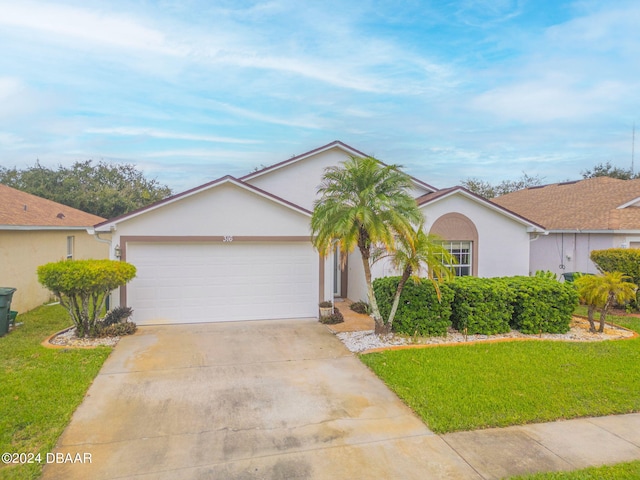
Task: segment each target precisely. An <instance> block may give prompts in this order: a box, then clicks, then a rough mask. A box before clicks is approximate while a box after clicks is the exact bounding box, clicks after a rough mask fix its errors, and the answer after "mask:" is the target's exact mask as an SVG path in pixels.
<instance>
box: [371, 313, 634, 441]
mask: <svg viewBox="0 0 640 480" xmlns="http://www.w3.org/2000/svg"><path fill="white" fill-rule="evenodd" d="M631 323H633V322H631ZM360 358H361V359H362V361H363V362H364V363H365V364H366V365H368V366H369V367H370V368H371V369H373V371H374V372H375V373H376V374H377V375H378V376H379V377H380V378H382V379H383V380H384V381H385V382H386V383H387V385H389V387H390V388H391V389H392V390H394V391H395V392H396V393H397V394H398V396H399V397H400V398H402V399H403V400H404V401H405V402H406V403H407V404H408V405H409V406H410V407H411V408H412V409H413V410H415V412H416V413H417V414H418V415H419V416H420V417H422V419H423V420H424V421H425V422H426V424H427V425H428V426H429V428H431V429H432V430H433V431H435V432H437V433H446V432H454V431H460V430H474V429H479V428H488V427H504V426H507V425H517V424H525V423H537V422H548V421H553V420H558V419H568V418H575V417H584V416H600V415H610V414H622V413H629V412H634V411H640V369H638V368H637V367H636V366H637V365H638V364H640V339H634V340H620V341H605V342H595V343H570V342H556V341H528V342H510V343H495V344H476V345H461V346H458V345H456V346H445V347H435V348H422V349H410V350H395V351H386V352H381V353H372V354H368V355H362V356H361V357H360Z"/></svg>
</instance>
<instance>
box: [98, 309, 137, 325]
mask: <svg viewBox="0 0 640 480" xmlns="http://www.w3.org/2000/svg"><path fill="white" fill-rule="evenodd" d="M132 314H133V308H131V307H121V306H118V307H115V308H113V309H111V310H109V311H108V312H107V314H106V315H105V316H104V318H103V319H102V324H103V325H104V326H105V327H108V326H109V325H113V324H114V323H123V322H124V321H125V320H126V319H127V318H129V317H130V316H131V315H132Z"/></svg>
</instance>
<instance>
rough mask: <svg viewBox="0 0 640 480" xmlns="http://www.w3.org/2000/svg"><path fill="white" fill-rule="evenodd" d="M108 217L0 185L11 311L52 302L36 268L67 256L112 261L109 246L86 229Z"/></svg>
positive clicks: (0, 252) (1, 268)
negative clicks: (11, 295) (109, 259)
mask: <svg viewBox="0 0 640 480" xmlns="http://www.w3.org/2000/svg"><path fill="white" fill-rule="evenodd" d="M103 220H104V219H103V218H101V217H98V216H96V215H91V214H89V213H85V212H82V211H80V210H76V209H75V208H71V207H68V206H66V205H62V204H60V203H56V202H52V201H50V200H45V199H44V198H40V197H36V196H35V195H30V194H28V193H25V192H22V191H20V190H16V189H15V188H11V187H7V186H6V185H0V286H1V287H14V288H17V289H18V290H17V291H16V292H15V293H14V295H13V300H12V302H11V309H12V310H17V311H19V312H25V311H27V310H31V309H32V308H34V307H37V306H39V305H42V304H43V303H44V302H46V301H48V300H49V299H50V298H51V292H49V291H48V290H47V289H45V288H44V287H42V286H41V285H40V283H38V277H37V273H36V269H37V268H38V266H40V265H43V264H45V263H48V262H56V261H58V260H63V259H66V258H75V259H85V258H108V257H109V245H108V244H107V243H101V242H98V241H96V238H95V237H94V236H92V235H89V234H88V232H87V228H89V227H91V226H92V225H94V224H95V223H96V222H100V221H103Z"/></svg>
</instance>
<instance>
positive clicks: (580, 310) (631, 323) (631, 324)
mask: <svg viewBox="0 0 640 480" xmlns="http://www.w3.org/2000/svg"><path fill="white" fill-rule="evenodd" d="M575 313H576V314H577V315H582V316H584V317H586V316H587V307H585V306H584V305H578V307H577V308H576V310H575ZM595 321H596V327H597V326H598V325H599V322H600V313H596V317H595ZM607 322H611V323H615V324H616V325H620V326H621V327H625V328H628V329H630V330H634V331H636V332H638V333H640V318H638V317H630V316H628V315H607Z"/></svg>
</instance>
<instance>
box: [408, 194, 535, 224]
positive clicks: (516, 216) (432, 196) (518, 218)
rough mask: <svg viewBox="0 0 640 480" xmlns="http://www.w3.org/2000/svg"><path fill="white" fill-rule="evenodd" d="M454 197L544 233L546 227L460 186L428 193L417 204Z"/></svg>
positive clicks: (425, 204)
mask: <svg viewBox="0 0 640 480" xmlns="http://www.w3.org/2000/svg"><path fill="white" fill-rule="evenodd" d="M454 195H460V196H462V197H465V198H467V199H469V200H471V201H473V202H476V203H478V204H480V205H482V206H484V207H485V208H488V209H490V210H492V211H494V212H497V213H499V214H500V215H504V216H505V217H508V218H510V219H511V220H514V221H516V222H518V223H520V224H522V225H525V226H526V227H527V228H528V229H530V231H533V232H541V231H544V227H543V226H542V225H540V224H538V223H536V222H533V221H531V220H529V219H528V218H525V217H523V216H522V215H519V214H517V213H515V212H513V211H511V210H509V209H507V208H505V207H502V206H500V205H497V204H495V203H494V202H492V201H490V200H487V199H486V198H484V197H481V196H480V195H477V194H475V193H473V192H471V191H469V190H467V189H466V188H464V187H460V186H456V187H451V188H446V189H442V190H438V191H437V192H434V193H428V194H426V195H423V196H421V197H419V198H418V199H417V202H418V206H419V207H423V206H427V205H430V204H433V203H437V202H439V201H442V200H444V199H445V198H449V197H451V196H454Z"/></svg>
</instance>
